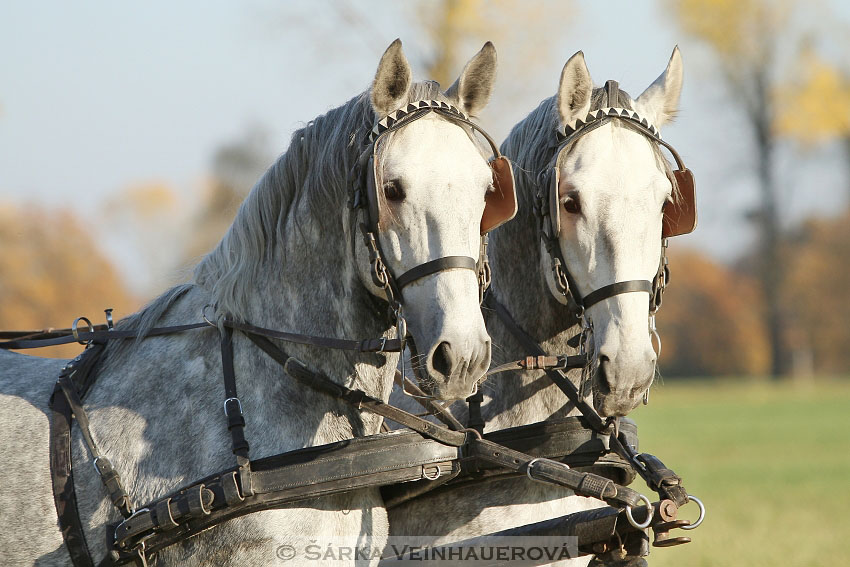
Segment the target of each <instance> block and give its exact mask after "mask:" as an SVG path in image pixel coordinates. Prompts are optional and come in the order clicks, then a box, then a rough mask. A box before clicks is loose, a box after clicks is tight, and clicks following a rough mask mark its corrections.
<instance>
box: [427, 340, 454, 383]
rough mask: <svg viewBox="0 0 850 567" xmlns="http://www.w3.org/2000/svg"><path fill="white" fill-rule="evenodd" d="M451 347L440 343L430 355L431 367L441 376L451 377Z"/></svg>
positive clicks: (444, 342) (445, 343)
mask: <svg viewBox="0 0 850 567" xmlns="http://www.w3.org/2000/svg"><path fill="white" fill-rule="evenodd" d="M451 349H452V347H451V346H450V345H449V343H447V342H446V341H443V342H441V343H440V344H438V345H437V348H435V349H434V354H432V355H431V367H432V368H433V369H434V371H435V372H439V373H440V374H442V375H443V376H451V375H452V352H451Z"/></svg>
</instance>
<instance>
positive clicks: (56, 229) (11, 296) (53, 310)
mask: <svg viewBox="0 0 850 567" xmlns="http://www.w3.org/2000/svg"><path fill="white" fill-rule="evenodd" d="M0 250H2V251H3V253H2V254H0V329H4V330H30V329H44V328H48V327H55V328H64V327H70V325H71V323H72V321H73V320H74V319H75V318H77V317H79V316H80V315H85V316H87V317H88V318H89V319H90V320H91V321H92V322H93V323H95V324H97V323H103V322H104V315H103V310H104V309H105V308H107V307H112V308H114V309H115V314H114V316H115V319H116V321H117V320H118V319H119V318H121V317H124V316H127V315H129V314H130V313H132V312H133V311H135V310H136V309H138V307H139V302H138V300H136V299H135V298H134V297H132V296H131V295H130V294H129V293H128V292H127V291H126V289H125V287H124V285H123V283H122V282H121V280H120V279H119V277H118V276H117V274H116V272H115V270H114V269H113V267H112V266H111V265H110V264H109V262H108V261H107V260H106V259H105V258H104V257H103V255H102V254H101V253H100V252H99V251H98V249H97V246H96V245H95V243H94V241H93V240H92V238H91V236H90V234H89V233H88V232H87V231H86V229H85V228H84V227H83V224H82V223H81V222H80V220H79V219H77V218H76V217H74V215H72V214H71V213H70V212H68V211H60V212H56V211H48V210H44V209H38V208H35V207H31V208H16V207H14V206H11V205H8V204H7V205H0ZM81 349H82V347H81V346H80V345H76V344H72V345H67V346H61V347H50V348H49V349H39V350H38V351H27V353H28V354H33V353H35V354H38V355H40V356H51V357H72V356H76V354H78V353H79V352H80V350H81Z"/></svg>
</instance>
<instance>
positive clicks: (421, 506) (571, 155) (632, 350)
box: [390, 48, 682, 565]
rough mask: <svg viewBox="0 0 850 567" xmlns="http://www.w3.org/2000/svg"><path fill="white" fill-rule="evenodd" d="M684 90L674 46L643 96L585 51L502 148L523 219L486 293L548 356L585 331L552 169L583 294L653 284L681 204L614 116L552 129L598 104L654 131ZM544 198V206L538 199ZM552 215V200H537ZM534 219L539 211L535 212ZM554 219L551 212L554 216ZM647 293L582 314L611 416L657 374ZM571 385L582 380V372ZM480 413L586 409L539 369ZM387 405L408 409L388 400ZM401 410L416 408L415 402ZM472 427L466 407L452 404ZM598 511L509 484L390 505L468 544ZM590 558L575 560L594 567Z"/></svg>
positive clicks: (539, 414)
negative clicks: (563, 271)
mask: <svg viewBox="0 0 850 567" xmlns="http://www.w3.org/2000/svg"><path fill="white" fill-rule="evenodd" d="M681 86H682V62H681V56H680V55H679V50H678V48H677V49H676V50H674V51H673V55H672V57H671V59H670V62H669V64H668V65H667V69H666V70H665V72H664V73H663V74H662V75H661V76H660V77H659V78H658V79H657V80H656V81H655V82H654V83H653V84H652V85H650V87H649V88H648V89H646V90H645V91H644V93H643V94H642V95H641V96H639V97H638V98H637V99H636V100H632V99H631V98H630V97H629V96H628V95H627V94H626V93H624V92H623V91H619V90H618V91H617V92H618V95H617V100H607V97H606V96H605V94H606V93H605V90H604V89H601V88H597V89H594V88H593V83H592V81H591V78H590V74H589V72H588V69H587V65H586V64H585V60H584V55H583V54H582V53H581V52H579V53H576V54H575V55H574V56H573V57H571V58H570V59H569V61H567V63H566V65H565V66H564V68H563V71H562V73H561V79H560V84H559V86H558V91H557V94H556V95H555V96H553V97H551V98H548V99H546V100H544V101H543V102H542V103H541V104H540V106H539V107H538V108H537V109H536V110H534V111H532V112H531V114H529V115H528V117H526V118H525V119H524V120H523V121H522V122H520V123H519V124H517V125H516V126H515V127H514V128H513V130H512V131H511V133H510V135H509V137H508V138H507V140H506V141H505V142H504V144H503V145H502V153H503V154H505V155H506V156H508V157H509V158H511V159H512V160H513V161H514V167H515V170H516V171H517V197H518V199H519V207H520V208H519V213H518V215H517V218H516V219H515V220H514V221H513V222H512V223H508V224H506V225H505V226H504V227H502V228H500V229H499V230H497V231H495V232H494V233H493V235H492V236H491V243H490V258H491V266H492V271H493V284H492V292H493V294H494V296H495V298H496V299H497V300H498V301H499V302H500V303H501V304H502V305H504V306H505V307H506V308H507V310H508V312H509V313H510V314H511V315H512V317H513V319H514V320H515V321H516V322H517V323H518V324H519V326H520V327H521V328H522V329H524V330H525V331H526V332H527V333H528V334H530V335H531V336H532V337H533V338H534V339H535V340H536V341H537V342H539V344H541V345H542V347H543V349H544V350H545V351H546V352H548V353H550V354H561V353H563V354H577V353H578V342H577V339H578V337H579V336H580V334H581V331H582V327H581V326H580V324H579V319H578V318H577V317H576V316H575V313H574V311H572V310H570V309H568V308H567V307H566V304H567V300H566V297H565V295H564V294H563V293H562V292H561V291H560V290H559V286H558V282H557V281H556V280H555V276H554V275H553V269H552V267H553V266H552V258H551V257H550V254H549V252H548V251H547V249H546V248H545V247H544V246H542V245H541V238H540V232H539V226H540V224H539V223H540V217H539V216H538V214H536V213H535V211H534V209H535V206H537V207H540V206H541V205H540V203H541V200H540V198H539V196H540V195H546V194H547V193H548V191H549V190H550V185H549V183H550V182H551V179H552V177H553V176H552V175H549V174H548V173H547V172H548V171H550V170H552V168H553V167H556V168H557V170H558V174H559V175H558V177H559V183H558V185H557V191H558V193H557V214H558V215H559V216H560V219H559V220H560V228H561V230H560V233H559V238H558V248H559V249H560V252H561V255H562V257H563V259H564V261H565V263H566V268H567V269H568V270H569V271H570V273H571V274H572V279H573V280H574V281H573V282H572V285H577V287H578V290H577V291H578V292H579V293H580V295H581V296H583V297H586V296H587V295H588V294H589V293H591V292H592V291H594V290H597V289H599V288H602V287H604V286H606V285H608V284H611V283H614V282H622V281H627V280H649V281H652V280H654V279H655V276H656V272H657V271H658V268H659V259H660V255H661V235H662V217H663V210H664V208H665V206H666V204H667V203H669V202H671V201H672V200H673V199H674V188H673V185H672V183H671V179H670V178H671V175H670V167H669V165H668V164H667V162H666V161H665V160H664V159H663V157H662V156H661V154H660V151H659V149H658V147H657V146H656V145H655V144H654V143H652V142H651V141H650V140H649V139H648V138H647V137H646V136H644V135H642V134H640V133H638V132H636V131H634V130H633V129H630V128H627V127H625V126H624V125H623V124H622V123H620V122H619V121H618V120H612V121H610V122H608V123H606V124H604V125H602V126H601V127H599V128H597V129H595V130H593V131H590V132H588V133H586V134H584V135H582V136H581V137H580V138H579V139H578V140H577V141H575V142H573V143H568V144H567V145H566V146H565V147H562V148H561V149H560V151H559V152H557V155H553V153H554V148H555V147H557V141H556V138H555V133H556V132H557V131H559V130H560V131H563V129H564V127H565V126H568V125H570V124H573V123H574V121H575V120H577V119H579V120H584V119H585V117H586V116H587V115H588V114H589V113H590V112H591V111H594V110H597V109H599V108H600V107H602V106H605V107H619V108H626V109H633V110H634V111H636V112H637V113H638V114H639V115H640V116H641V117H643V118H646V119H647V121H648V122H649V123H651V124H654V125H655V126H656V127H659V128H660V127H661V126H663V125H665V124H667V123H668V122H669V121H670V120H671V119H672V118H673V116H674V114H675V112H676V108H677V105H678V100H679V94H680V91H681ZM542 202H543V203H547V202H548V198H544V199H543V200H542ZM543 207H544V208H546V207H548V205H543ZM538 211H539V209H538ZM547 212H548V209H547ZM649 310H650V304H649V301H648V294H647V293H624V294H618V295H614V296H611V297H608V298H607V299H604V300H602V301H600V302H598V303H595V304H594V305H592V306H590V307H589V308H588V309H587V312H586V317H587V319H588V320H589V321H591V322H592V327H593V333H592V335H591V336H590V337H591V338H590V342H591V344H590V345H589V347H590V350H592V351H593V352H595V353H596V359H595V368H593V369H592V370H593V372H592V377H591V379H592V380H593V382H594V383H593V388H592V390H593V392H594V393H595V395H589V397H588V400H592V402H593V403H594V405H595V408H596V410H597V411H598V412H599V413H600V414H601V415H603V416H624V415H626V414H627V413H628V412H629V411H630V410H632V409H633V408H634V407H635V406H636V405H637V404H639V403H640V401H641V398H642V397H643V396H644V394H645V393H646V391H647V390H648V388H649V387H650V384H651V383H652V380H653V377H654V375H655V363H656V355H655V351H654V350H653V345H652V342H651V337H650V332H649V327H648V315H649ZM487 329H488V331H489V332H490V334H491V336H492V338H493V341H494V349H495V350H496V355H495V356H494V358H496V357H498V358H499V359H500V360H495V361H494V362H495V363H497V364H498V363H502V362H507V361H512V360H517V359H520V358H523V357H525V356H527V355H529V354H531V353H529V352H527V350H526V349H525V348H523V347H522V346H521V345H520V344H519V343H518V342H517V340H516V338H515V337H514V336H513V335H512V334H511V333H510V332H509V331H508V329H507V328H506V327H505V326H504V324H503V323H502V322H501V321H500V320H499V319H498V318H497V317H496V316H495V315H494V314H493V313H492V312H488V313H487ZM570 377H571V379H572V381H573V382H574V383H575V384H576V385H577V386H578V385H579V381H580V377H581V371H580V370H574V371H572V372H571V374H570ZM483 391H484V393H485V403H484V404H483V406H482V414H483V417H484V418H485V420H486V431H496V430H499V429H505V428H508V427H514V426H518V425H524V424H529V423H534V422H539V421H543V420H545V419H547V418H550V417H553V418H555V417H566V416H572V415H580V414H579V412H578V411H577V410H576V408H575V407H574V406H573V405H572V404H570V403H568V401H567V399H566V397H565V396H564V394H563V393H562V392H561V390H559V389H558V388H557V387H556V386H554V385H553V384H552V382H551V381H550V380H549V379H548V378H547V377H546V376H545V375H544V374H543V373H542V372H541V371H539V370H537V371H524V372H518V373H506V374H497V375H495V376H493V377H491V378H490V379H489V380H488V381H487V382H485V383H484V390H483ZM392 401H393V403H399V404H402V403H405V402H404V401H403V396H401V395H400V394H398V393H394V394H393V397H392ZM406 405H409V402H407V404H406ZM453 409H454V410H456V414H457V415H460V416H461V421H464V419H465V413H466V408H465V406H463V405H461V404H455V406H454V407H453ZM601 505H603V502H602V501H600V500H595V499H590V498H584V497H580V496H575V495H574V493H573V492H572V491H570V490H567V489H564V488H558V487H553V486H549V485H543V484H540V483H535V482H530V481H529V480H528V479H527V478H525V477H522V478H512V479H506V480H505V479H503V480H496V481H492V482H488V483H487V484H486V485H485V486H474V487H469V486H468V485H466V486H465V487H464V489H463V490H444V491H440V490H438V491H435V492H433V493H430V494H425V495H424V496H421V497H419V498H416V499H414V500H410V501H408V502H406V503H404V504H402V505H400V506H398V507H395V508H393V509H391V510H390V534H391V535H392V536H407V535H417V536H426V537H432V536H433V542H434V543H436V542H440V543H446V542H452V541H461V540H464V539H467V538H470V537H475V536H478V535H482V534H488V533H493V532H496V531H499V530H503V529H507V528H512V527H516V526H521V525H524V524H529V523H533V522H538V521H541V520H544V519H548V518H555V517H558V516H563V515H566V514H571V513H574V512H579V511H582V510H586V509H590V508H595V507H599V506H601ZM588 560H589V559H588V558H581V559H576V560H573V561H571V562H569V564H570V565H584V564H587V562H588Z"/></svg>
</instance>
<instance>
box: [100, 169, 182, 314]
mask: <svg viewBox="0 0 850 567" xmlns="http://www.w3.org/2000/svg"><path fill="white" fill-rule="evenodd" d="M190 214H191V213H190V207H187V206H184V205H183V204H182V203H181V199H180V196H179V195H178V193H177V191H176V190H175V189H174V187H172V186H171V185H169V184H167V183H163V182H148V183H138V184H135V185H131V186H129V187H127V188H126V189H124V190H123V191H121V192H119V193H117V194H115V195H114V196H112V197H110V198H109V199H108V200H107V201H105V202H104V203H103V205H102V207H101V217H102V218H103V221H101V222H102V224H103V225H104V226H105V227H107V228H108V229H109V235H110V238H109V239H108V241H107V242H105V245H106V246H108V247H109V252H110V253H111V255H112V256H113V257H114V258H116V260H117V262H118V266H117V267H118V268H119V269H121V271H122V273H124V274H125V277H126V280H127V281H128V284H129V286H130V288H131V290H132V291H133V292H134V293H136V294H138V295H140V296H144V297H153V296H155V295H158V294H159V293H161V292H162V291H163V290H164V289H165V288H167V287H169V286H170V285H173V284H174V283H176V282H175V281H173V280H174V279H175V277H174V274H175V272H177V271H178V270H179V267H180V266H179V264H180V262H181V261H182V260H183V258H182V251H181V249H180V247H178V246H175V245H174V243H175V242H178V243H181V244H182V243H184V242H185V239H186V237H185V232H186V220H187V218H188V217H189V215H190Z"/></svg>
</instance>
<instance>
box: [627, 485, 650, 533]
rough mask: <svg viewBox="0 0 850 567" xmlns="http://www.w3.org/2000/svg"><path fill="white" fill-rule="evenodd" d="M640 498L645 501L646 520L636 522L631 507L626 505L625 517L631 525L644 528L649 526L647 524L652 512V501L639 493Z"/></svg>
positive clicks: (640, 528)
mask: <svg viewBox="0 0 850 567" xmlns="http://www.w3.org/2000/svg"><path fill="white" fill-rule="evenodd" d="M640 499H641V500H643V501H644V502H646V521H645V522H644V523H642V524H639V523H637V522H636V521H635V519H634V517H633V516H632V507H631V506H626V518H628V520H629V523H630V524H631V525H632V526H633V527H635V528H637V529H639V530H645V529H646V528H648V527H649V524H651V523H652V515H653V513H654V510H653V509H652V502H650V501H649V498H647V497H646V496H644V495H643V494H641V495H640Z"/></svg>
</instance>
